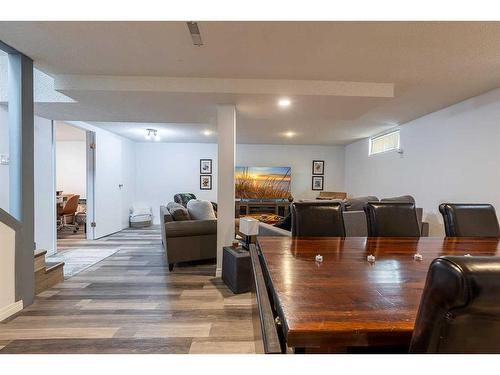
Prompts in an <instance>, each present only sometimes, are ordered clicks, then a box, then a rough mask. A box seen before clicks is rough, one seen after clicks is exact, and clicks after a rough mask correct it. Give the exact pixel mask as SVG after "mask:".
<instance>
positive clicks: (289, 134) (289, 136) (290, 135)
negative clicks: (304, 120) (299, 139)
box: [285, 132, 295, 138]
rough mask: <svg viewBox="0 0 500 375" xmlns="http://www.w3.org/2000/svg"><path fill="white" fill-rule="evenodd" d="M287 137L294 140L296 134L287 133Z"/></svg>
mask: <svg viewBox="0 0 500 375" xmlns="http://www.w3.org/2000/svg"><path fill="white" fill-rule="evenodd" d="M285 136H287V137H288V138H292V137H294V136H295V133H294V132H286V133H285Z"/></svg>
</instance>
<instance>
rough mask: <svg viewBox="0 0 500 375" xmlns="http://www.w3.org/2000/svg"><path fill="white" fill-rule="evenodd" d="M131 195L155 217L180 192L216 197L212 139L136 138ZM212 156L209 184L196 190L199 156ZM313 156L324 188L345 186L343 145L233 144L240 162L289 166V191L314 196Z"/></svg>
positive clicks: (303, 195) (215, 152) (242, 164)
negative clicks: (141, 140) (320, 169)
mask: <svg viewBox="0 0 500 375" xmlns="http://www.w3.org/2000/svg"><path fill="white" fill-rule="evenodd" d="M135 149H136V199H135V202H136V203H137V204H138V205H143V206H147V207H152V208H153V213H154V216H155V218H154V219H155V223H159V212H158V211H159V206H160V205H162V204H166V203H168V202H171V201H172V200H173V196H174V194H176V193H180V192H191V193H194V194H195V195H196V196H197V197H198V198H200V199H207V200H211V201H216V200H217V145H216V144H207V143H146V142H144V143H136V144H135ZM204 158H208V159H213V163H212V165H213V172H214V173H213V177H212V190H209V191H207V190H200V180H199V179H200V173H199V172H200V170H199V169H200V167H199V165H200V159H204ZM313 160H325V186H324V188H325V190H333V191H344V147H342V146H291V145H290V146H289V145H247V144H240V145H237V147H236V164H237V165H241V166H263V167H266V166H284V167H291V168H292V194H293V196H294V197H295V198H296V199H302V198H314V197H316V196H317V195H318V192H317V191H313V190H311V176H312V174H311V170H312V161H313Z"/></svg>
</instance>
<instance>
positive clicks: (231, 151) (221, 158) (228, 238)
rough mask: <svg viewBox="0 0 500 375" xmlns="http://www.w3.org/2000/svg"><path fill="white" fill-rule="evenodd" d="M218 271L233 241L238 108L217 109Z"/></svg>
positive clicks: (219, 107)
mask: <svg viewBox="0 0 500 375" xmlns="http://www.w3.org/2000/svg"><path fill="white" fill-rule="evenodd" d="M217 138H218V147H217V270H216V276H217V277H220V276H221V275H222V248H223V247H224V246H228V245H231V243H232V241H233V239H234V167H235V154H236V107H235V106H234V105H219V106H217Z"/></svg>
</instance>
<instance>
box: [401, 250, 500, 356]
mask: <svg viewBox="0 0 500 375" xmlns="http://www.w3.org/2000/svg"><path fill="white" fill-rule="evenodd" d="M410 352H412V353H500V258H498V257H486V256H485V257H466V256H463V257H441V258H437V259H435V260H434V261H433V262H432V264H431V265H430V268H429V272H428V274H427V280H426V283H425V288H424V292H423V294H422V299H421V301H420V308H419V310H418V315H417V320H416V323H415V329H414V331H413V337H412V341H411V344H410Z"/></svg>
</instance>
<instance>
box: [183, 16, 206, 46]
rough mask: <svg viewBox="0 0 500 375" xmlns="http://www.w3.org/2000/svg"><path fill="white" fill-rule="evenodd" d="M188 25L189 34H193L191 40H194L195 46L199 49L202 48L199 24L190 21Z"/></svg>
mask: <svg viewBox="0 0 500 375" xmlns="http://www.w3.org/2000/svg"><path fill="white" fill-rule="evenodd" d="M186 23H187V27H188V29H189V33H190V34H191V39H192V40H193V44H194V45H195V46H198V47H200V46H202V45H203V40H201V34H200V29H199V28H198V23H197V22H193V21H189V22H186Z"/></svg>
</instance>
